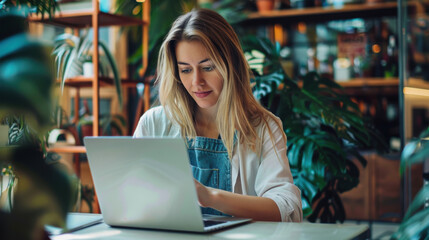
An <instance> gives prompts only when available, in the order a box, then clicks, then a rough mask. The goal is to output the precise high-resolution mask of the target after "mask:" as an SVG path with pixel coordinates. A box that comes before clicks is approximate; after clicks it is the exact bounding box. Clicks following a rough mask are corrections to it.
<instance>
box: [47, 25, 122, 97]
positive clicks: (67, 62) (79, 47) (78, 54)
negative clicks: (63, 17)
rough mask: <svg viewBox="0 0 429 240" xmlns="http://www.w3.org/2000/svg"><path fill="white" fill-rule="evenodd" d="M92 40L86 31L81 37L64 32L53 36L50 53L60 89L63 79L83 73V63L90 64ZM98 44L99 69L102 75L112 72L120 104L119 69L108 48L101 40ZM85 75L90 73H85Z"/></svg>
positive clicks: (62, 85)
mask: <svg viewBox="0 0 429 240" xmlns="http://www.w3.org/2000/svg"><path fill="white" fill-rule="evenodd" d="M93 44H94V43H93V41H92V39H91V37H90V36H89V35H88V32H86V33H85V34H84V35H83V36H82V37H79V36H75V35H73V34H69V33H64V34H61V35H59V36H57V37H56V38H55V41H54V50H53V52H52V54H53V55H54V56H55V62H56V67H57V68H56V75H57V77H58V78H59V79H61V89H63V88H64V84H65V80H66V79H67V78H72V77H76V76H80V75H83V74H84V71H83V70H84V65H85V64H88V63H91V64H90V65H89V67H85V69H89V68H90V66H91V65H92V48H93ZM98 46H99V47H100V48H101V49H102V51H103V53H104V54H103V55H100V61H99V71H100V75H102V76H109V72H112V73H113V80H114V84H115V87H116V93H117V94H118V100H119V104H120V105H122V90H121V89H122V87H121V79H120V77H119V70H118V67H117V65H116V61H115V59H114V57H113V55H112V54H111V52H110V50H109V48H108V47H107V46H106V45H105V44H104V43H103V42H101V41H99V43H98ZM86 74H88V75H87V76H89V75H91V76H92V74H93V73H92V74H91V73H86Z"/></svg>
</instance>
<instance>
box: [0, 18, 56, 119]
mask: <svg viewBox="0 0 429 240" xmlns="http://www.w3.org/2000/svg"><path fill="white" fill-rule="evenodd" d="M4 18H7V16H1V17H0V19H4ZM0 49H4V51H1V52H0V106H1V108H0V110H1V109H3V110H4V111H6V112H10V113H25V112H29V113H31V115H32V116H33V117H35V118H36V119H37V121H38V124H39V126H41V127H46V126H47V125H49V124H50V115H51V112H52V102H51V90H52V85H53V73H52V70H53V69H52V60H51V59H50V58H49V55H48V51H49V49H48V48H47V47H44V46H43V45H41V44H40V43H38V42H36V41H35V40H32V39H31V38H30V37H29V36H28V35H26V34H25V33H21V34H16V35H13V36H10V37H8V38H6V39H2V40H1V41H0Z"/></svg>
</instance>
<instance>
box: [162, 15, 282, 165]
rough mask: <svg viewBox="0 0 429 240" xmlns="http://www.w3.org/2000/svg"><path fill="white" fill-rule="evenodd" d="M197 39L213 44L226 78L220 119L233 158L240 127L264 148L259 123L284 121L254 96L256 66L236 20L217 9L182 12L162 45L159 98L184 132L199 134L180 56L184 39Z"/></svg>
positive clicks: (243, 136) (253, 144)
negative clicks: (249, 61) (181, 74)
mask: <svg viewBox="0 0 429 240" xmlns="http://www.w3.org/2000/svg"><path fill="white" fill-rule="evenodd" d="M195 40H196V41H199V42H201V43H202V44H203V46H204V47H205V48H206V49H207V51H208V53H209V55H210V59H211V61H212V62H213V63H214V64H215V67H216V69H217V70H218V71H219V73H220V74H221V76H222V78H223V79H224V84H223V88H222V92H221V94H220V96H219V99H218V106H219V107H218V112H217V117H216V124H217V127H218V130H219V133H220V135H221V138H222V141H223V143H224V145H225V147H226V149H227V151H228V155H229V157H230V159H231V158H232V155H233V152H232V150H233V147H234V135H235V133H236V132H237V137H238V138H239V140H240V142H242V143H245V144H247V145H248V146H249V147H250V149H252V150H253V151H254V152H257V153H258V150H257V149H259V146H260V144H261V139H260V138H259V137H258V134H257V132H256V131H255V128H256V127H257V126H258V125H259V124H261V122H262V121H263V122H264V123H265V124H266V126H267V127H268V128H269V125H268V122H267V118H268V117H270V118H272V119H274V120H275V122H276V123H277V124H278V125H279V126H280V125H281V123H280V122H279V121H278V120H277V119H276V118H275V116H274V115H273V114H272V113H270V112H269V111H267V110H266V109H265V108H264V107H262V106H261V105H260V104H259V103H258V102H257V101H256V99H255V98H254V96H253V94H252V89H251V86H250V70H249V69H250V68H249V66H248V64H247V61H246V59H245V57H244V55H243V51H242V49H241V46H240V42H239V39H238V37H237V35H236V34H235V32H234V30H233V28H232V27H231V25H229V24H228V22H227V21H226V20H225V19H224V18H223V17H221V16H220V15H219V14H218V13H216V12H214V11H211V10H208V9H198V10H193V11H191V12H189V13H186V14H184V15H182V16H180V17H179V18H178V19H177V20H176V21H175V22H174V23H173V26H172V27H171V29H170V31H169V33H168V34H167V36H166V39H165V40H164V42H163V44H162V46H161V48H160V51H159V58H158V69H157V74H158V76H157V82H158V83H159V84H160V86H159V100H160V102H161V104H162V105H163V107H164V109H165V110H166V111H165V112H166V114H167V116H168V117H169V118H170V119H171V120H173V121H175V122H177V124H178V125H179V126H180V127H181V134H182V136H183V137H188V138H195V136H196V130H195V120H194V115H193V113H194V112H195V109H196V107H197V106H196V103H195V101H194V100H193V99H192V97H191V96H190V95H189V94H188V92H187V91H186V89H185V87H184V86H183V85H182V84H181V81H180V77H179V71H178V67H177V60H176V56H175V53H176V51H175V48H176V46H177V44H178V43H179V42H180V41H195ZM269 130H270V137H271V139H272V133H271V129H270V128H269ZM283 136H284V138H285V135H284V134H283Z"/></svg>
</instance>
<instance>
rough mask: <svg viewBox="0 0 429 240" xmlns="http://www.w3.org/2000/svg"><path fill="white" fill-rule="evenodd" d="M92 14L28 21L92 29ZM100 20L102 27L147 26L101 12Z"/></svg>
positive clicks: (38, 18)
mask: <svg viewBox="0 0 429 240" xmlns="http://www.w3.org/2000/svg"><path fill="white" fill-rule="evenodd" d="M92 14H93V11H92V10H84V11H67V12H59V13H56V14H55V15H54V16H53V17H52V18H49V17H47V16H45V17H44V18H43V19H42V17H41V16H35V15H31V16H29V17H28V20H29V21H30V22H39V23H45V24H50V25H55V26H60V27H74V28H86V27H92ZM98 19H99V26H100V27H106V26H126V25H147V22H144V21H143V20H141V19H137V18H133V17H127V16H120V15H115V14H111V13H105V12H99V13H98Z"/></svg>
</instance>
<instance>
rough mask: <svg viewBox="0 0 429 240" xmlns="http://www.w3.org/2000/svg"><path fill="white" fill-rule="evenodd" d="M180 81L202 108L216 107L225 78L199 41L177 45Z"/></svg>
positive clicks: (182, 42) (181, 42)
mask: <svg viewBox="0 0 429 240" xmlns="http://www.w3.org/2000/svg"><path fill="white" fill-rule="evenodd" d="M176 58H177V67H178V69H179V76H180V80H181V82H182V84H183V86H185V88H186V90H187V91H188V93H189V94H190V95H191V97H192V98H193V99H194V101H195V102H196V103H197V105H198V106H199V107H200V108H203V109H211V108H213V107H216V105H217V101H218V99H219V95H220V93H221V92H222V87H223V78H222V77H221V75H220V73H219V71H218V70H217V69H216V67H215V65H214V63H213V62H212V60H211V59H210V57H209V54H208V52H207V50H206V48H205V47H204V46H203V45H202V44H201V42H199V41H180V42H179V43H178V44H177V45H176Z"/></svg>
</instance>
